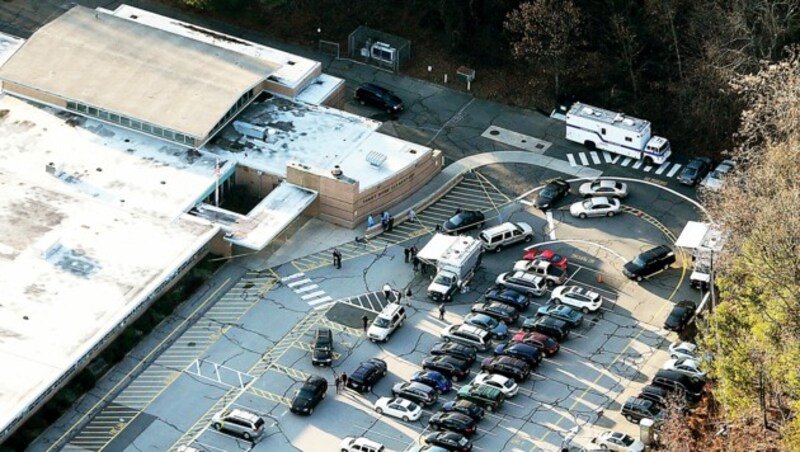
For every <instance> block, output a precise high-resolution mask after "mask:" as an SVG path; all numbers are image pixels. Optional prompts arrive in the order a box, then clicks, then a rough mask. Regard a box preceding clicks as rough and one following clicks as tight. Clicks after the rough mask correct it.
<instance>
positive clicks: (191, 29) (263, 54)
mask: <svg viewBox="0 0 800 452" xmlns="http://www.w3.org/2000/svg"><path fill="white" fill-rule="evenodd" d="M111 14H114V15H115V16H117V17H121V18H124V19H128V20H131V21H134V22H138V23H140V24H144V25H147V26H149V27H153V28H158V29H160V30H164V31H167V32H170V33H173V34H176V35H180V36H183V37H186V38H191V39H194V40H197V41H201V42H204V43H206V44H210V45H214V46H216V47H221V48H223V49H228V50H231V51H233V52H236V53H240V54H242V55H247V56H250V57H253V58H257V59H259V60H262V61H264V62H266V63H268V64H271V65H275V66H276V69H275V70H274V71H273V72H272V74H271V77H270V78H271V79H272V80H275V81H277V82H278V83H280V84H282V85H285V86H288V87H290V88H297V87H298V85H299V84H300V83H302V81H303V80H305V79H306V77H307V76H308V74H310V73H312V72H314V71H315V70H317V68H318V67H320V66H321V65H320V63H319V62H318V61H314V60H310V59H308V58H303V57H301V56H299V55H294V54H291V53H287V52H284V51H282V50H278V49H274V48H272V47H267V46H263V45H261V44H257V43H254V42H251V41H246V40H244V39H241V38H238V37H235V36H231V35H227V34H224V33H220V32H218V31H215V30H209V29H208V28H203V27H200V26H197V25H195V24H190V23H187V22H182V21H180V20H177V19H173V18H171V17H167V16H162V15H160V14H156V13H153V12H150V11H146V10H143V9H139V8H136V7H133V6H130V5H120V6H118V7H117V9H115V10H114V11H113V12H111ZM265 78H266V77H265Z"/></svg>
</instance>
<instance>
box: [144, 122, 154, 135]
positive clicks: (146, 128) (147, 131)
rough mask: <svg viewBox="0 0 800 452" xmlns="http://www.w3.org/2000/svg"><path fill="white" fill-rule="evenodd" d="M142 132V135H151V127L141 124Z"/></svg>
mask: <svg viewBox="0 0 800 452" xmlns="http://www.w3.org/2000/svg"><path fill="white" fill-rule="evenodd" d="M142 132H144V133H153V126H151V125H150V124H147V123H145V122H143V123H142Z"/></svg>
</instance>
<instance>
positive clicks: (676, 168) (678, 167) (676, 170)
mask: <svg viewBox="0 0 800 452" xmlns="http://www.w3.org/2000/svg"><path fill="white" fill-rule="evenodd" d="M679 169H681V165H678V164H677V163H676V164H675V166H673V167H672V169H671V170H669V173H667V177H672V176H674V175H675V173H677V172H678V170H679Z"/></svg>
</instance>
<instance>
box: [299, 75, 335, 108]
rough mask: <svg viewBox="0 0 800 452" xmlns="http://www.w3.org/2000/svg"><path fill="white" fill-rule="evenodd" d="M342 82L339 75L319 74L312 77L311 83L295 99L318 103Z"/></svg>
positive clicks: (312, 103) (313, 103)
mask: <svg viewBox="0 0 800 452" xmlns="http://www.w3.org/2000/svg"><path fill="white" fill-rule="evenodd" d="M343 83H344V80H342V79H340V78H339V77H334V76H332V75H328V74H321V75H320V76H319V77H317V78H316V79H314V81H313V82H312V83H311V84H309V85H308V86H307V87H305V88H304V89H303V91H301V92H300V94H298V95H297V97H295V100H297V101H299V102H305V103H307V104H311V105H319V104H321V103H322V102H323V101H324V100H325V99H327V98H328V96H329V95H330V94H331V93H332V92H334V91H335V90H336V88H338V87H339V86H340V85H342V84H343Z"/></svg>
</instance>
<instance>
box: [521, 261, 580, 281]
mask: <svg viewBox="0 0 800 452" xmlns="http://www.w3.org/2000/svg"><path fill="white" fill-rule="evenodd" d="M514 271H523V272H527V273H533V274H534V275H538V276H541V277H543V278H544V279H545V281H547V285H548V286H557V285H561V284H564V283H565V282H567V272H566V271H565V270H562V269H560V268H558V267H556V266H554V265H553V264H551V263H550V262H548V261H546V260H542V259H534V260H532V261H526V260H521V261H517V263H516V264H514Z"/></svg>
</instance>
